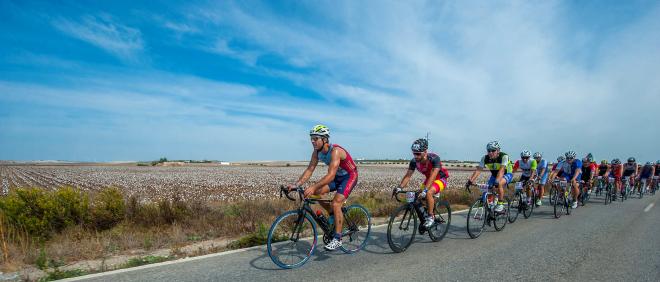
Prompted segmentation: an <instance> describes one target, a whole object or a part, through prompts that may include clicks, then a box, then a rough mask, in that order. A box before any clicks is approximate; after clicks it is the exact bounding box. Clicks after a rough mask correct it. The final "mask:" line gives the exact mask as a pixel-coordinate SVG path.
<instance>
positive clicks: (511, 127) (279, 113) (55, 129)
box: [0, 1, 660, 161]
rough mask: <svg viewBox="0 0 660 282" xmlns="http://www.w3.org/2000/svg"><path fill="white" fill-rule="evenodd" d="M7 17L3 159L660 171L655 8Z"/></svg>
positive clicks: (15, 6) (182, 11)
mask: <svg viewBox="0 0 660 282" xmlns="http://www.w3.org/2000/svg"><path fill="white" fill-rule="evenodd" d="M135 2H137V1H127V2H122V1H111V2H105V3H103V2H80V1H70V2H57V3H55V2H52V3H50V2H36V1H35V2H28V1H1V2H0V18H1V20H0V43H1V44H0V159H3V160H53V159H57V160H80V161H113V160H151V159H157V158H159V157H161V156H167V157H168V158H170V159H217V160H231V161H234V160H303V159H306V158H308V157H309V154H310V152H311V145H310V144H309V139H308V136H307V131H308V130H309V128H311V127H312V126H313V125H314V124H317V123H323V124H326V125H328V126H329V127H330V128H331V130H332V133H333V134H332V138H331V139H332V140H331V141H334V142H337V143H339V144H341V145H343V146H345V147H346V148H348V149H349V151H350V152H351V154H352V155H353V156H354V157H358V158H408V157H410V156H409V146H410V143H411V142H412V141H413V140H414V139H416V138H418V137H421V136H423V135H425V134H426V132H430V134H431V135H430V136H431V148H432V150H433V151H436V152H438V153H440V154H441V156H443V158H446V159H473V160H476V159H478V158H480V156H481V155H482V153H483V151H484V148H485V144H486V143H487V142H488V141H490V140H499V141H500V143H501V144H502V146H503V149H504V151H507V152H510V153H512V154H514V155H517V154H518V152H520V151H521V150H523V149H529V150H531V151H542V152H544V153H545V154H546V155H547V156H549V157H550V158H555V157H556V156H557V155H558V154H559V153H561V152H564V151H566V150H569V149H571V150H576V151H578V153H581V154H585V153H586V152H593V153H594V154H595V156H596V158H598V159H601V158H608V159H611V158H613V157H620V158H626V157H628V156H631V155H632V156H636V157H637V158H638V159H640V160H651V159H658V158H660V149H659V147H658V145H657V140H658V139H659V138H660V133H659V131H658V130H657V124H658V122H660V117H659V115H658V106H659V105H660V80H658V79H657V77H658V73H660V52H658V51H659V50H660V2H657V1H307V2H304V1H266V2H257V1H241V2H231V1H219V2H217V3H216V1H208V2H193V1H182V2H179V3H176V2H172V1H168V2H162V3H157V2H154V1H148V2H144V3H135Z"/></svg>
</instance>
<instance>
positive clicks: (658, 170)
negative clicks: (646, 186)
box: [652, 160, 660, 187]
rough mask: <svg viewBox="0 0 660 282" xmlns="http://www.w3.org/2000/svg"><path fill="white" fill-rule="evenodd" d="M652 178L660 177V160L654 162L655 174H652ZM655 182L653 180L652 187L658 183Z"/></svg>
mask: <svg viewBox="0 0 660 282" xmlns="http://www.w3.org/2000/svg"><path fill="white" fill-rule="evenodd" d="M654 176H655V177H660V160H658V161H656V162H655V174H654ZM656 181H657V180H655V179H654V180H653V185H658V183H656ZM652 187H655V186H652Z"/></svg>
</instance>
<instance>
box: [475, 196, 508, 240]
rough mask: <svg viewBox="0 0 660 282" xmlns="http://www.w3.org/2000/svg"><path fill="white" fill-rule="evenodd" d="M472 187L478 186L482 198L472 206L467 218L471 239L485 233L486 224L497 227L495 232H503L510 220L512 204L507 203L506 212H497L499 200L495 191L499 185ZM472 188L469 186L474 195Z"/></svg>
mask: <svg viewBox="0 0 660 282" xmlns="http://www.w3.org/2000/svg"><path fill="white" fill-rule="evenodd" d="M470 186H477V187H479V190H481V197H479V199H477V200H476V201H474V203H473V204H472V205H471V206H470V210H469V211H468V216H467V232H468V235H470V238H472V239H476V238H477V237H479V235H481V233H482V232H483V230H484V228H485V226H486V224H488V226H491V224H492V225H493V226H494V227H495V230H497V231H502V229H504V227H505V226H506V222H507V221H508V220H509V219H508V217H509V208H510V205H509V204H510V203H508V202H507V203H505V207H504V210H502V211H501V212H496V211H495V207H496V205H497V202H498V199H497V195H496V194H494V193H493V189H494V188H496V187H497V184H493V185H488V184H472V185H470ZM470 186H467V187H466V188H467V190H468V192H469V193H472V191H471V190H470Z"/></svg>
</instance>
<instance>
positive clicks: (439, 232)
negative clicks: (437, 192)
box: [428, 200, 451, 242]
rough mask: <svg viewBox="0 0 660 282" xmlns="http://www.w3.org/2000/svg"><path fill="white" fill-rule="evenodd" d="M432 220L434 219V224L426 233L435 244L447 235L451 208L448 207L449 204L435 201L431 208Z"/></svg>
mask: <svg viewBox="0 0 660 282" xmlns="http://www.w3.org/2000/svg"><path fill="white" fill-rule="evenodd" d="M433 218H435V222H434V223H433V226H431V228H430V229H428V232H429V237H430V238H431V240H432V241H433V242H437V241H440V240H442V238H444V237H445V235H447V231H449V226H451V206H449V202H447V201H440V200H436V201H435V207H434V208H433Z"/></svg>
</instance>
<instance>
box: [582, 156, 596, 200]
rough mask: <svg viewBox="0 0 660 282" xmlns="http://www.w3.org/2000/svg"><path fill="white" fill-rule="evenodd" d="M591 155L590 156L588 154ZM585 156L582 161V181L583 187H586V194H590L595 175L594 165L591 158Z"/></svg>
mask: <svg viewBox="0 0 660 282" xmlns="http://www.w3.org/2000/svg"><path fill="white" fill-rule="evenodd" d="M589 155H591V154H589ZM589 155H587V156H586V157H584V159H582V168H581V169H582V181H584V184H585V186H586V187H587V189H588V191H587V193H591V187H592V186H593V182H594V176H595V175H596V169H597V167H596V163H594V162H593V157H590V156H589Z"/></svg>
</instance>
